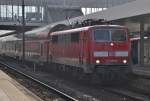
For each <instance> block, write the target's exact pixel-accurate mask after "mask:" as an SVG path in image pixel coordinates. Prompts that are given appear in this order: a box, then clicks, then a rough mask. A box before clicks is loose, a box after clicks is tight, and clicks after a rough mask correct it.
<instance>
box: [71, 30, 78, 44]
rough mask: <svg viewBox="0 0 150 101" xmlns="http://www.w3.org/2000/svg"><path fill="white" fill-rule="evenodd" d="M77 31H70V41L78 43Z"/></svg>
mask: <svg viewBox="0 0 150 101" xmlns="http://www.w3.org/2000/svg"><path fill="white" fill-rule="evenodd" d="M79 35H80V34H79V32H77V33H72V34H71V42H76V43H78V42H79V39H80V38H79Z"/></svg>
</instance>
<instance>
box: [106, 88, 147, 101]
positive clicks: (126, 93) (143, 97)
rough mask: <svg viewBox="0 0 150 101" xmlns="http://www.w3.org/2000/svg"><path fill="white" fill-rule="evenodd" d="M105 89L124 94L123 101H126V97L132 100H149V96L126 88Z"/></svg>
mask: <svg viewBox="0 0 150 101" xmlns="http://www.w3.org/2000/svg"><path fill="white" fill-rule="evenodd" d="M105 90H107V91H110V92H112V93H116V94H118V95H121V96H124V97H125V98H124V99H125V101H128V100H127V98H129V99H132V100H133V101H150V97H149V96H147V95H144V94H142V93H137V92H133V91H129V90H126V89H119V88H106V89H105Z"/></svg>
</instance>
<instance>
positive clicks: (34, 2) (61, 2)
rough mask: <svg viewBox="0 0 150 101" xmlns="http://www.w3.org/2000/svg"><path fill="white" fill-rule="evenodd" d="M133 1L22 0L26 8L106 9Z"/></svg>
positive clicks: (6, 0)
mask: <svg viewBox="0 0 150 101" xmlns="http://www.w3.org/2000/svg"><path fill="white" fill-rule="evenodd" d="M131 1H135V0H86V1H85V0H24V2H25V5H26V6H38V5H39V6H48V7H64V8H65V7H68V8H74V7H80V8H81V7H85V8H108V7H112V6H115V5H120V4H124V3H127V2H131ZM0 4H2V5H12V4H13V5H21V4H22V0H0Z"/></svg>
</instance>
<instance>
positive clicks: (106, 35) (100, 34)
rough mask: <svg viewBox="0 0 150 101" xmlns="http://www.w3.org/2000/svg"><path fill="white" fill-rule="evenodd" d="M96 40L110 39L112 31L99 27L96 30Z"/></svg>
mask: <svg viewBox="0 0 150 101" xmlns="http://www.w3.org/2000/svg"><path fill="white" fill-rule="evenodd" d="M94 40H95V41H110V31H109V30H107V29H99V30H95V31H94Z"/></svg>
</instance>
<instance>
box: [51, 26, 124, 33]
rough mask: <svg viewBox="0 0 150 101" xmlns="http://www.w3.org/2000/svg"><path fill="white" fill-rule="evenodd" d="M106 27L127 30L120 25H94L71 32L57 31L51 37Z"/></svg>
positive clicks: (70, 30) (71, 30)
mask: <svg viewBox="0 0 150 101" xmlns="http://www.w3.org/2000/svg"><path fill="white" fill-rule="evenodd" d="M105 27H110V28H126V27H125V26H120V25H94V26H87V27H81V28H74V29H69V30H63V31H56V32H52V33H50V34H51V35H57V34H67V33H71V32H80V31H86V30H88V29H90V28H105Z"/></svg>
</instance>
